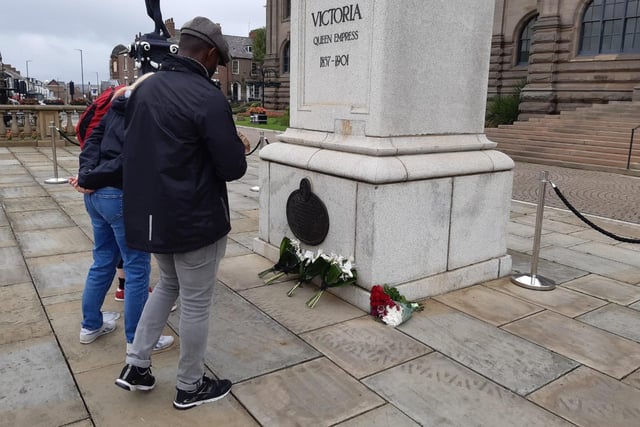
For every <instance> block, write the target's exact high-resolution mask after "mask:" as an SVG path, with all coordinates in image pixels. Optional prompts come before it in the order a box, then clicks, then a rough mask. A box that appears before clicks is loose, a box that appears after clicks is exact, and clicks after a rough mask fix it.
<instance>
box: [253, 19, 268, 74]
mask: <svg viewBox="0 0 640 427" xmlns="http://www.w3.org/2000/svg"><path fill="white" fill-rule="evenodd" d="M250 37H251V39H252V41H253V46H252V50H253V62H255V63H257V64H259V65H260V66H262V64H263V63H264V57H265V55H266V53H267V30H266V28H265V27H262V28H256V29H255V30H252V31H251V33H250Z"/></svg>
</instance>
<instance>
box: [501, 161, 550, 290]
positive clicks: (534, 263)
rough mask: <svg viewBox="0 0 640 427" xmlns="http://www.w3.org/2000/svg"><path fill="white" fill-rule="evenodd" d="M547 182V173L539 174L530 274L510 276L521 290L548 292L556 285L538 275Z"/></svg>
mask: <svg viewBox="0 0 640 427" xmlns="http://www.w3.org/2000/svg"><path fill="white" fill-rule="evenodd" d="M547 182H549V172H548V171H543V172H541V173H540V190H539V191H540V194H539V195H538V209H537V211H536V229H535V235H534V236H533V253H532V254H531V274H516V275H514V276H511V282H512V283H513V284H515V285H518V286H521V287H523V288H528V289H535V290H538V291H550V290H552V289H554V288H555V287H556V283H555V282H554V281H553V280H551V279H547V278H546V277H542V276H539V275H538V258H539V255H540V235H541V234H542V218H543V216H544V197H545V192H546V190H547Z"/></svg>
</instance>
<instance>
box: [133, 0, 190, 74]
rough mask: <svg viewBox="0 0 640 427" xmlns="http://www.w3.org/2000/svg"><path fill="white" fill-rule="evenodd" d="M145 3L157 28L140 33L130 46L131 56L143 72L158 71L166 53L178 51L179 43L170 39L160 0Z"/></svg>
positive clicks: (146, 0)
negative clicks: (149, 31)
mask: <svg viewBox="0 0 640 427" xmlns="http://www.w3.org/2000/svg"><path fill="white" fill-rule="evenodd" d="M145 3H146V6H147V15H149V17H150V18H151V19H153V22H154V24H155V29H154V31H153V32H151V33H147V34H139V35H138V36H136V39H135V41H134V42H133V43H132V44H131V45H130V46H129V56H130V57H132V58H135V65H136V68H138V69H139V70H141V71H142V74H146V73H149V72H155V71H158V69H160V66H161V64H162V58H164V56H165V55H166V54H168V53H173V54H175V53H178V45H177V44H176V43H172V42H170V41H169V37H170V36H171V34H169V31H168V30H167V27H166V25H165V24H164V21H163V20H162V12H161V11H160V0H145Z"/></svg>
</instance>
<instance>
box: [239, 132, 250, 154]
mask: <svg viewBox="0 0 640 427" xmlns="http://www.w3.org/2000/svg"><path fill="white" fill-rule="evenodd" d="M238 138H240V141H242V143H243V144H244V152H245V153H248V152H249V151H251V142H250V141H249V138H247V137H246V136H245V135H244V134H243V133H242V132H238Z"/></svg>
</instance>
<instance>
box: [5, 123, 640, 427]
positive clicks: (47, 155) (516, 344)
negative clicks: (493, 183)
mask: <svg viewBox="0 0 640 427" xmlns="http://www.w3.org/2000/svg"><path fill="white" fill-rule="evenodd" d="M247 133H248V134H249V135H250V137H251V139H252V140H254V141H255V140H256V138H257V134H256V133H255V132H253V131H247ZM272 139H273V138H272ZM77 153H78V150H77V149H76V148H74V147H68V148H64V149H60V150H58V163H59V164H60V171H59V173H60V176H67V175H71V174H73V173H75V169H76V168H77ZM524 169H527V170H533V169H534V167H533V166H530V165H518V167H517V168H516V177H517V179H516V183H515V187H514V195H519V194H532V190H531V189H529V190H527V189H524V188H523V185H522V184H521V181H519V178H518V177H519V176H521V174H520V171H522V170H524ZM548 169H552V168H548ZM553 169H554V170H553V171H552V179H553V180H556V181H558V184H560V181H559V180H558V179H557V178H555V177H554V174H555V173H557V174H558V176H562V177H563V179H565V180H566V181H562V183H563V187H568V185H567V184H568V183H571V184H572V185H575V186H576V187H575V188H574V189H572V190H569V191H575V192H576V194H581V195H584V200H583V201H584V203H585V204H586V205H587V206H586V208H587V209H590V206H591V204H593V205H594V206H596V205H597V206H599V207H600V208H601V209H605V208H606V207H607V206H610V207H611V209H612V210H611V212H609V213H607V212H599V213H598V214H599V215H601V216H605V217H606V216H612V217H613V216H618V215H617V214H616V212H620V213H621V214H624V213H625V210H626V209H629V210H632V211H633V212H634V213H636V214H637V212H638V204H637V203H635V204H631V205H628V207H625V208H624V209H621V208H620V207H619V206H617V205H616V206H614V203H612V202H611V200H612V199H609V198H608V197H618V196H619V195H617V194H615V195H614V196H610V195H609V194H608V192H612V193H616V188H620V187H625V188H627V186H628V185H635V184H628V182H631V181H628V177H620V176H617V175H610V174H609V175H607V176H606V177H604V178H603V177H601V176H600V175H598V176H599V177H600V178H598V179H595V178H594V180H595V181H594V182H596V183H598V185H600V184H601V185H602V186H603V187H602V188H608V189H609V190H606V191H605V190H592V189H590V188H589V187H590V186H591V185H592V182H591V181H588V180H586V179H585V178H584V175H583V171H573V170H568V169H561V168H560V169H558V168H553ZM556 169H558V170H556ZM257 174H258V159H257V157H256V156H255V155H253V156H252V157H251V158H250V168H249V171H248V173H247V175H246V176H245V177H244V178H243V179H241V180H239V181H237V182H234V183H232V184H230V185H229V189H230V199H231V201H230V204H231V208H232V209H233V210H232V221H233V224H232V225H233V231H232V233H231V234H230V240H229V246H228V250H227V256H226V257H225V259H224V260H223V262H222V265H221V269H220V273H219V277H218V279H219V283H218V286H217V288H216V293H215V302H214V309H213V315H212V317H211V321H210V339H209V342H208V349H207V357H206V362H207V367H208V369H209V370H210V371H211V373H212V374H214V375H217V376H221V377H227V378H230V379H231V380H232V381H233V382H234V386H233V389H232V394H231V395H230V396H229V397H227V398H225V399H223V400H221V401H219V402H216V403H213V404H209V405H204V406H201V407H198V408H196V409H192V410H189V411H176V410H174V409H173V408H172V406H171V400H172V399H173V397H174V393H175V390H174V384H175V369H176V363H177V359H178V356H179V344H178V345H176V346H174V348H172V349H170V350H169V351H166V352H164V353H161V354H158V355H156V356H154V359H153V372H154V374H155V375H156V377H157V381H158V382H157V386H156V389H154V390H153V391H151V392H149V393H143V392H135V393H131V392H125V391H123V390H121V389H119V388H117V387H115V386H114V385H113V381H114V380H115V378H116V377H117V375H118V374H119V371H120V369H121V366H122V363H123V359H124V351H125V344H124V337H123V326H122V320H119V321H118V329H117V330H116V331H115V332H114V333H113V334H110V335H107V336H105V337H101V338H100V339H99V340H97V341H96V342H94V343H92V344H90V345H82V344H80V343H79V342H78V332H79V322H80V317H81V315H80V303H79V300H80V297H81V292H82V288H83V284H84V278H85V275H86V272H87V269H88V267H89V265H90V262H91V252H90V250H91V236H92V233H91V226H90V223H89V220H88V217H87V215H86V212H85V211H84V206H83V202H82V196H81V195H80V194H79V193H76V192H75V191H73V190H72V189H71V188H70V187H69V186H67V185H65V184H62V185H50V184H44V183H43V181H44V179H46V178H50V177H51V176H52V162H51V150H50V149H46V148H41V149H34V148H10V149H7V148H0V202H1V204H2V209H0V290H1V292H2V296H3V304H2V305H0V378H1V381H0V426H74V427H86V426H122V425H129V426H146V425H152V426H159V425H190V426H211V425H213V426H257V425H262V426H294V425H295V426H342V427H344V426H351V427H353V426H367V427H371V426H391V425H393V426H417V425H429V426H435V425H437V426H441V425H442V426H509V427H511V426H545V427H546V426H556V425H557V426H571V425H574V426H594V427H596V426H597V427H601V426H625V427H629V426H640V406H639V405H638V402H640V334H639V332H638V331H640V256H639V251H640V248H638V246H637V245H631V244H624V243H619V242H616V241H613V240H611V239H609V238H607V237H605V236H602V235H601V234H599V233H597V232H594V231H593V230H590V229H588V228H587V227H586V226H585V225H584V224H583V223H582V222H580V221H579V220H578V219H577V218H575V217H574V216H573V215H572V214H571V213H569V212H567V211H563V210H558V209H553V208H547V209H545V217H544V224H543V234H542V242H541V251H540V252H541V259H540V263H539V269H538V272H539V274H541V275H543V276H545V277H548V278H551V279H553V280H555V281H556V282H557V283H558V284H559V286H558V287H557V288H556V289H555V290H553V291H549V292H541V291H532V290H528V289H524V288H521V287H517V286H515V285H513V284H511V283H510V281H509V280H508V278H507V279H501V280H495V281H492V282H488V283H481V284H478V285H476V286H472V287H469V288H466V289H462V290H458V291H455V292H450V293H448V294H444V295H439V296H437V297H434V298H431V299H429V300H428V301H426V302H425V303H426V308H425V310H424V311H423V312H420V313H417V314H416V315H414V317H413V318H412V319H411V320H410V321H409V322H407V323H405V324H403V325H401V326H400V327H399V328H396V329H393V328H389V327H386V326H384V325H382V324H380V323H377V322H375V321H374V320H373V319H372V318H371V317H370V316H368V315H367V313H364V312H362V311H360V310H359V309H357V308H355V307H353V306H351V305H350V304H347V303H345V302H344V301H342V300H340V299H338V298H337V297H335V296H333V295H331V294H327V295H325V296H323V297H322V300H321V301H320V303H319V304H318V306H317V307H316V308H315V309H313V310H310V309H308V308H306V306H305V304H304V302H305V301H306V300H307V299H308V298H309V297H310V296H311V295H312V294H313V288H312V287H309V286H306V287H305V288H302V289H299V290H298V291H297V292H296V293H295V295H294V296H293V297H292V298H287V297H286V295H285V293H286V291H287V290H288V289H289V288H290V287H291V286H292V285H293V282H291V281H288V282H281V283H276V284H274V285H271V286H264V285H263V283H262V282H261V280H259V279H258V278H257V276H256V274H257V272H258V271H261V270H263V269H265V268H267V267H269V266H271V264H272V263H271V262H270V261H268V260H266V259H264V258H262V257H260V256H258V255H256V254H254V253H252V251H251V249H250V248H251V242H252V239H253V237H255V236H256V235H257V230H258V193H257V192H254V191H251V187H253V186H255V185H257ZM603 180H609V181H610V182H606V183H605V182H602V181H603ZM618 180H619V181H620V182H619V183H617V181H618ZM565 182H566V183H565ZM580 184H583V187H580ZM534 187H535V188H537V184H535V185H534ZM598 188H600V187H598ZM565 190H566V188H565ZM516 197H519V196H516ZM603 198H604V200H603ZM535 210H536V209H535V206H534V205H532V204H530V203H522V202H517V201H514V202H513V203H512V210H511V221H510V222H509V225H508V227H509V228H508V247H509V251H510V253H511V255H512V257H513V266H514V272H529V262H530V253H531V250H532V246H533V235H534V224H535ZM597 221H598V222H599V223H600V224H601V225H602V226H605V227H606V228H608V229H611V230H612V231H615V232H618V233H621V234H624V235H627V236H629V237H635V238H640V226H639V225H637V224H633V223H625V222H620V221H612V220H608V219H598V220H597ZM155 278H157V269H156V268H155V267H154V269H153V271H152V280H154V279H155ZM111 295H112V294H111V293H110V294H109V297H108V298H107V300H106V301H105V306H104V309H105V310H120V311H121V310H122V303H118V302H116V301H114V300H113V299H112V297H111ZM179 315H180V309H179V308H178V310H177V311H176V312H175V313H174V314H173V315H172V316H171V318H170V320H169V324H168V326H167V328H166V331H165V332H166V333H169V334H173V335H176V331H177V325H178V321H179Z"/></svg>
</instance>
